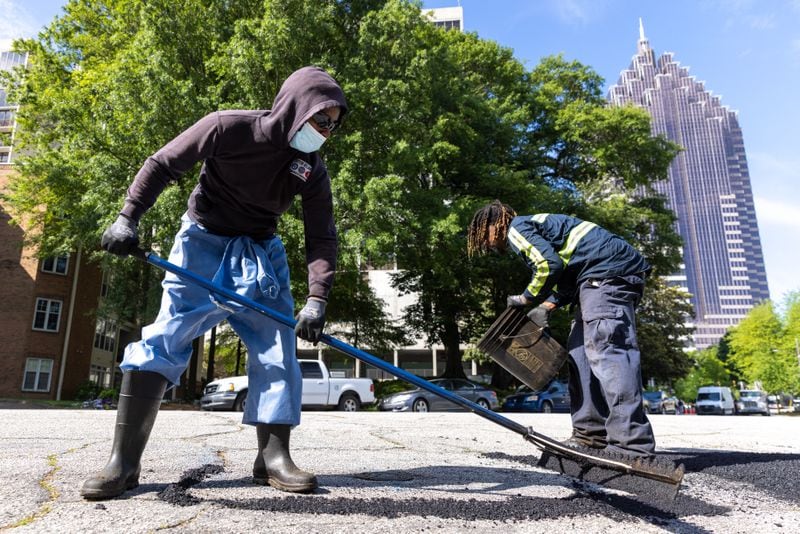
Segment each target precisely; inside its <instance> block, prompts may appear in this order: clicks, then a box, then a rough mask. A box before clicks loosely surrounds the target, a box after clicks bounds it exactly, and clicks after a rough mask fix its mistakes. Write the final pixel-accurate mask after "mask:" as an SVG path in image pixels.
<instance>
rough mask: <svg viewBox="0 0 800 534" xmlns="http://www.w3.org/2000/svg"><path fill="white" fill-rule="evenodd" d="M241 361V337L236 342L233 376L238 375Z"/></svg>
mask: <svg viewBox="0 0 800 534" xmlns="http://www.w3.org/2000/svg"><path fill="white" fill-rule="evenodd" d="M241 361H242V338H239V340H238V341H237V342H236V371H235V372H234V373H233V374H234V376H239V364H240V363H241Z"/></svg>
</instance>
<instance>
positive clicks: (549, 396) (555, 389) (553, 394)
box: [503, 380, 569, 413]
mask: <svg viewBox="0 0 800 534" xmlns="http://www.w3.org/2000/svg"><path fill="white" fill-rule="evenodd" d="M503 411H504V412H542V413H552V412H569V388H568V387H567V384H565V383H563V382H558V381H555V380H554V381H552V382H550V383H549V384H548V385H547V387H546V388H545V389H543V390H541V391H533V390H532V389H531V388H529V387H528V386H520V387H519V388H517V391H516V392H515V393H514V394H513V395H509V396H508V397H506V400H505V402H503Z"/></svg>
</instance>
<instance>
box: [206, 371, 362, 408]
mask: <svg viewBox="0 0 800 534" xmlns="http://www.w3.org/2000/svg"><path fill="white" fill-rule="evenodd" d="M300 370H301V371H302V373H303V400H302V403H303V407H304V408H321V407H324V408H332V407H333V408H338V409H339V410H342V411H345V412H355V411H358V410H359V409H361V407H362V406H363V405H365V404H372V403H373V402H375V384H374V383H373V382H372V379H370V378H331V376H330V372H329V371H328V367H327V366H326V365H325V363H323V362H321V361H319V360H300ZM246 403H247V377H246V376H233V377H230V378H220V379H219V380H214V381H213V382H209V383H208V385H206V387H205V390H203V397H202V398H201V399H200V407H201V408H202V409H204V410H234V411H237V412H242V411H244V407H245V404H246Z"/></svg>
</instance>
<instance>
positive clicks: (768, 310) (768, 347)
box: [729, 293, 800, 393]
mask: <svg viewBox="0 0 800 534" xmlns="http://www.w3.org/2000/svg"><path fill="white" fill-rule="evenodd" d="M798 322H800V299H798V296H797V293H792V294H789V295H788V296H787V299H786V314H785V317H781V316H780V315H779V314H778V313H777V312H776V310H775V306H774V304H773V303H772V302H770V301H767V302H763V303H761V304H759V305H758V306H756V307H755V308H753V309H752V310H750V312H749V313H748V314H747V316H746V317H745V318H744V319H743V320H742V321H741V322H740V323H739V324H738V325H737V326H736V327H735V328H732V329H731V330H730V336H729V339H730V342H729V343H730V355H729V356H730V360H731V362H732V363H733V364H734V365H735V366H736V368H737V369H738V370H739V371H740V372H741V375H742V379H743V380H744V381H746V382H747V383H750V384H752V383H754V382H761V384H762V386H763V387H764V389H766V390H767V391H769V392H773V393H778V392H785V393H800V366H798V349H797V347H798V341H797V339H798V331H799V330H800V329H799V328H798V326H800V325H798Z"/></svg>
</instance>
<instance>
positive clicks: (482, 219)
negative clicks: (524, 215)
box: [467, 200, 517, 257]
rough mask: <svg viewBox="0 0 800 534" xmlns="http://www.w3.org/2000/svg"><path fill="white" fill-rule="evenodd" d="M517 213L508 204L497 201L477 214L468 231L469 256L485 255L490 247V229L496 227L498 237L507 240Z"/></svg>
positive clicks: (473, 217)
mask: <svg viewBox="0 0 800 534" xmlns="http://www.w3.org/2000/svg"><path fill="white" fill-rule="evenodd" d="M516 216H517V212H516V211H514V209H513V208H512V207H511V206H509V205H508V204H503V203H502V202H500V201H499V200H495V201H493V202H491V203H490V204H487V205H485V206H484V207H482V208H480V209H479V210H478V211H476V212H475V215H473V216H472V222H470V223H469V228H468V230H467V254H468V255H469V256H470V257H472V256H474V255H475V254H485V253H486V251H487V250H488V246H489V227H490V226H492V225H494V227H495V232H497V234H496V235H499V236H503V238H505V236H506V234H507V233H508V226H509V225H510V224H511V219H513V218H514V217H516Z"/></svg>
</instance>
